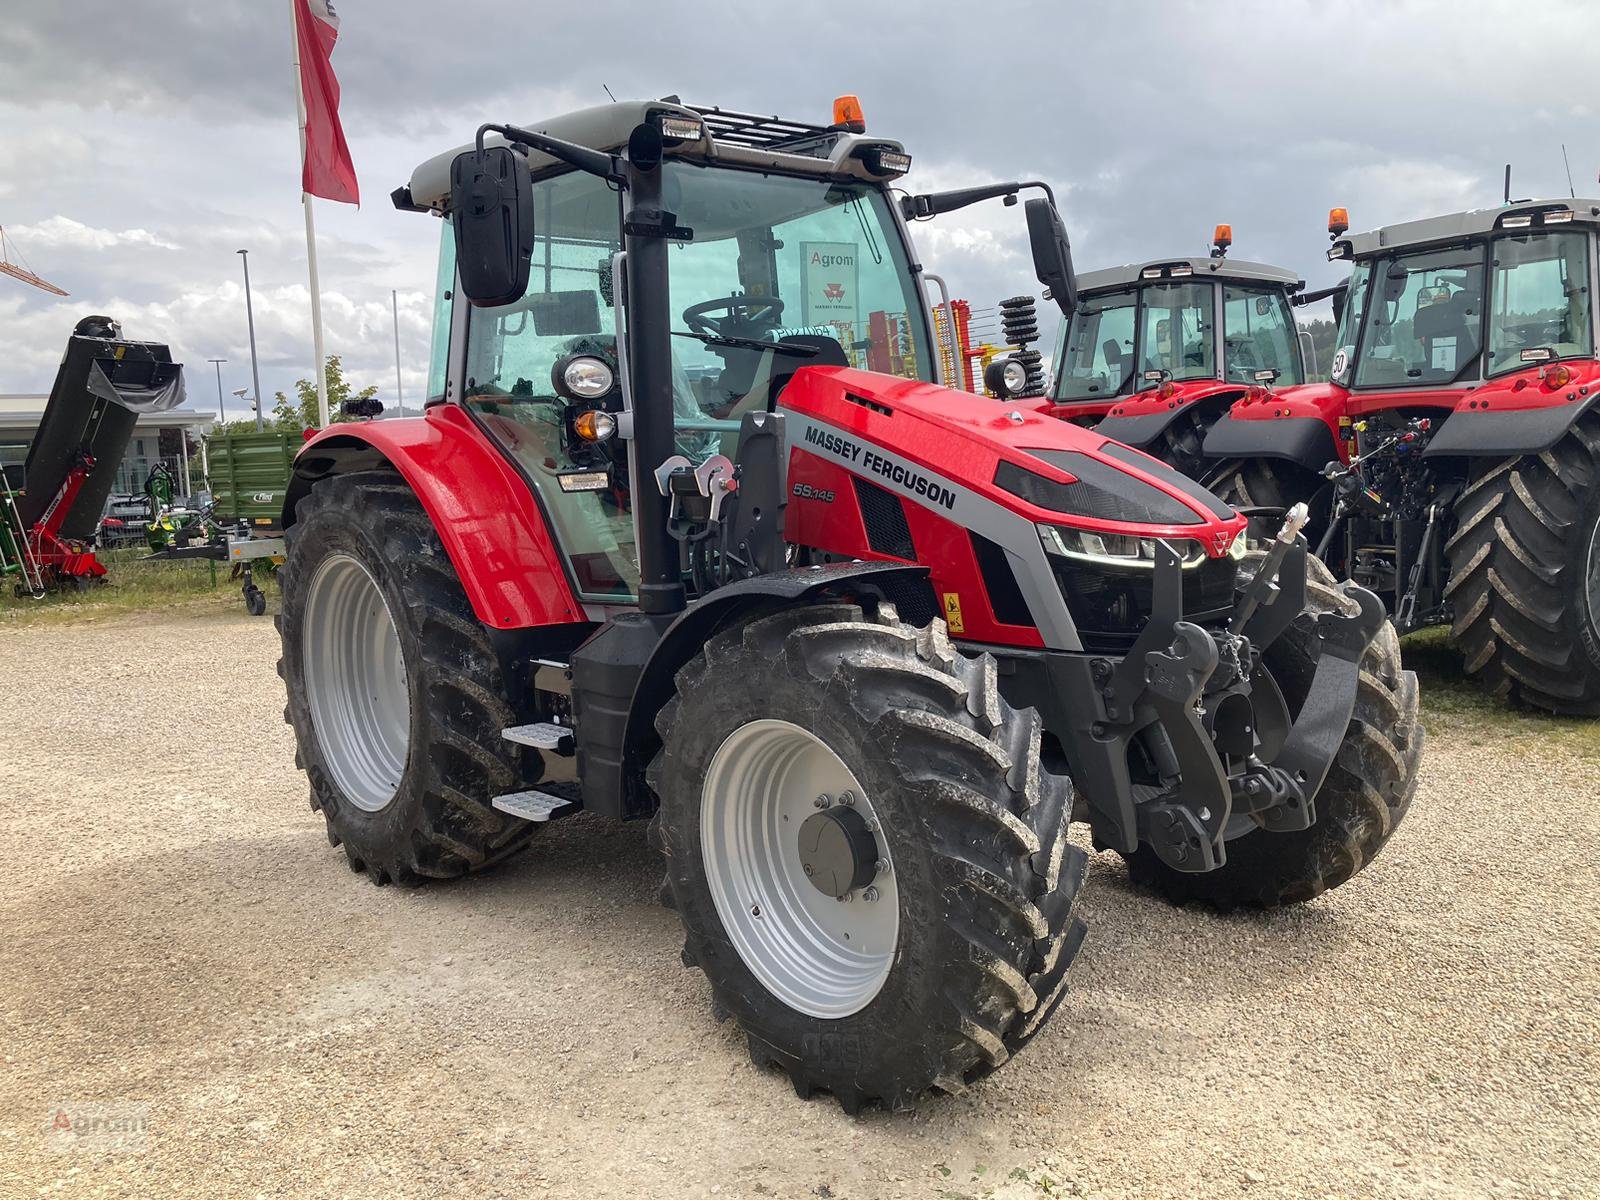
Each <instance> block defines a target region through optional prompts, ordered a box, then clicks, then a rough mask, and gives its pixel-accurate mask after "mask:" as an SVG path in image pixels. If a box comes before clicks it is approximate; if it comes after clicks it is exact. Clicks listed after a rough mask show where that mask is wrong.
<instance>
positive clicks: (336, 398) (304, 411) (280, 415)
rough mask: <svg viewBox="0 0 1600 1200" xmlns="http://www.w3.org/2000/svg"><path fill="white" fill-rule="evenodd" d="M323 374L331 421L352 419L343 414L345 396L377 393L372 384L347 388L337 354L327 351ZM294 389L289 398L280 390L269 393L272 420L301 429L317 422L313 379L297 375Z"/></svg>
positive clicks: (365, 396)
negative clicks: (299, 377) (271, 403)
mask: <svg viewBox="0 0 1600 1200" xmlns="http://www.w3.org/2000/svg"><path fill="white" fill-rule="evenodd" d="M323 375H324V378H325V380H326V383H327V388H328V420H329V421H330V422H331V423H335V424H337V423H338V422H340V421H353V420H355V419H356V418H354V417H349V416H346V415H345V411H344V404H345V401H346V400H366V399H368V398H370V397H372V396H375V395H377V392H378V389H377V387H376V386H375V385H374V386H371V387H365V388H362V389H361V390H360V391H359V392H354V391H352V390H351V388H350V385H349V383H347V382H346V381H345V377H344V367H343V365H342V364H341V363H340V361H339V356H338V355H337V354H330V355H328V361H327V364H326V365H325V366H324V368H323ZM294 391H295V398H294V399H293V400H290V399H289V397H287V396H285V395H284V394H283V393H282V392H277V393H275V394H274V395H273V397H272V398H273V400H274V402H275V403H274V404H273V406H272V421H273V424H274V425H275V426H276V427H277V428H278V429H290V430H294V429H305V428H308V427H310V426H314V425H316V424H317V417H318V413H317V385H316V381H315V380H311V379H297V380H295V384H294Z"/></svg>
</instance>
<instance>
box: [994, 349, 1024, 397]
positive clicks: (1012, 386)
mask: <svg viewBox="0 0 1600 1200" xmlns="http://www.w3.org/2000/svg"><path fill="white" fill-rule="evenodd" d="M1000 378H1001V379H1003V380H1005V384H1006V391H1008V392H1010V393H1011V394H1012V395H1013V396H1015V395H1017V394H1018V393H1020V392H1021V391H1022V389H1023V388H1025V387H1027V386H1028V368H1027V367H1025V366H1023V365H1022V364H1021V363H1019V362H1018V361H1017V360H1016V359H1014V358H1013V359H1012V360H1011V361H1010V362H1008V363H1006V365H1005V366H1004V367H1002V368H1001V369H1000Z"/></svg>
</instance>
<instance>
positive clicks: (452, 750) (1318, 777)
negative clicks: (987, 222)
mask: <svg viewBox="0 0 1600 1200" xmlns="http://www.w3.org/2000/svg"><path fill="white" fill-rule="evenodd" d="M909 166H910V158H909V157H908V156H907V154H906V153H905V150H904V149H903V148H902V146H901V145H900V144H899V143H898V142H893V141H888V140H885V139H882V138H877V137H869V136H868V135H867V134H866V133H865V124H864V122H863V121H862V119H861V116H860V111H859V107H858V106H856V105H855V104H854V103H853V100H847V101H846V102H843V103H841V104H840V105H838V106H836V109H835V121H834V122H833V123H832V124H831V125H828V126H821V125H807V124H802V123H798V122H794V121H786V120H778V119H776V118H762V117H752V116H746V115H743V114H738V113H732V112H727V111H724V110H721V109H714V108H712V109H705V108H693V107H688V106H685V105H683V104H680V103H678V102H676V101H675V100H664V101H647V102H632V103H616V104H609V105H605V106H603V107H598V108H592V109H588V110H585V111H581V112H576V113H572V114H570V115H567V116H564V117H559V118H556V119H554V120H550V121H547V122H543V123H541V124H538V125H537V126H532V127H514V126H510V125H485V126H484V127H483V128H481V129H480V130H479V131H478V137H477V140H476V142H475V144H472V145H468V146H466V147H463V148H461V149H458V150H453V151H450V152H449V153H446V154H443V155H440V156H439V157H437V158H434V159H431V160H430V161H428V162H425V163H423V164H422V165H421V166H419V167H418V168H417V169H416V171H415V172H414V173H413V174H412V177H411V180H410V182H409V184H408V185H407V186H405V187H402V188H399V189H398V190H397V191H396V192H395V194H394V200H395V203H396V205H397V206H398V207H400V208H402V209H405V210H411V211H415V212H418V213H432V214H434V215H436V216H440V217H443V218H444V220H443V221H442V222H441V226H442V232H443V244H442V250H441V257H440V267H439V280H440V286H439V302H438V310H437V320H436V324H435V335H434V345H433V356H432V378H431V383H430V387H429V392H430V400H429V404H428V407H427V410H426V413H425V415H423V416H421V417H417V418H410V419H401V420H389V421H374V422H367V423H364V424H360V425H352V424H345V425H338V426H335V427H333V428H330V429H327V430H325V431H323V432H322V433H321V434H320V435H318V436H317V437H315V438H313V439H312V440H311V441H309V442H308V443H307V444H306V445H305V446H304V447H303V449H302V450H301V451H300V454H299V456H298V459H297V461H296V467H295V474H294V478H293V482H292V484H291V487H290V491H289V493H288V496H287V499H286V501H285V506H286V507H285V512H284V525H285V526H286V531H287V538H288V546H287V562H286V564H285V567H284V571H283V574H282V576H281V577H280V578H281V581H282V593H283V603H282V611H281V614H280V617H279V628H280V630H281V633H282V642H283V657H282V661H281V664H280V671H281V673H282V675H283V678H284V680H285V683H286V686H287V691H288V708H287V713H286V715H287V719H288V721H289V722H290V724H291V725H292V726H293V728H294V732H295V735H296V739H297V741H298V748H299V762H300V764H301V766H303V767H304V769H305V771H306V773H307V775H308V776H309V779H310V785H311V804H312V807H313V808H314V809H317V810H320V811H321V813H322V814H323V816H324V817H325V818H326V821H327V829H328V835H329V838H330V840H331V841H332V843H333V844H334V845H342V846H343V848H344V851H345V853H346V855H347V856H348V858H349V862H350V865H351V866H352V867H353V868H354V869H355V870H357V871H360V872H364V873H365V874H366V875H367V876H368V877H369V878H370V879H371V880H372V881H374V882H376V883H380V884H382V883H390V882H393V883H398V884H406V885H413V884H419V883H422V882H424V881H426V880H430V879H448V878H451V877H454V876H460V875H463V874H465V873H467V872H469V871H473V870H476V869H479V868H482V867H485V866H488V865H489V864H492V863H496V862H499V861H500V860H502V859H504V858H506V857H507V856H508V855H510V854H512V853H514V852H515V851H517V850H518V849H520V848H522V847H523V846H524V845H525V844H526V843H527V842H528V840H529V838H530V837H532V836H533V835H534V834H535V832H536V831H537V830H538V829H539V828H540V826H541V825H542V824H544V823H545V822H548V821H551V820H557V819H561V818H563V817H565V816H567V815H569V814H572V813H576V812H579V811H582V810H586V811H589V812H594V813H599V814H603V815H605V816H607V817H611V818H616V819H622V820H648V821H650V822H652V828H653V833H654V840H655V842H656V844H657V845H658V846H659V847H660V849H661V851H662V853H663V854H664V856H665V859H666V867H667V878H666V890H667V892H668V893H669V895H670V899H671V903H672V906H673V907H674V908H675V909H676V911H677V913H678V916H679V918H680V919H681V921H682V924H683V928H684V932H685V946H684V950H683V958H684V962H685V963H686V964H687V965H692V966H694V967H697V968H699V969H700V970H701V971H703V972H704V973H705V975H706V977H707V979H708V980H709V983H710V988H711V994H712V1003H713V1009H714V1011H715V1012H716V1013H717V1014H718V1015H720V1016H731V1017H732V1018H733V1019H734V1020H736V1021H737V1022H738V1025H739V1026H740V1027H741V1028H742V1030H743V1031H744V1033H745V1034H746V1035H747V1038H748V1043H749V1048H750V1053H751V1055H752V1057H753V1058H754V1059H755V1061H756V1062H757V1063H760V1064H770V1065H775V1066H778V1067H781V1068H782V1069H783V1070H784V1071H785V1072H786V1073H787V1074H788V1075H789V1077H790V1078H791V1079H792V1080H793V1082H794V1085H795V1087H796V1089H797V1090H798V1091H799V1093H800V1094H801V1095H808V1094H810V1092H811V1091H812V1090H813V1089H826V1090H827V1091H829V1092H831V1093H832V1094H833V1095H834V1096H835V1097H836V1098H837V1099H838V1100H839V1102H840V1103H841V1104H842V1105H843V1106H844V1107H845V1108H846V1109H847V1110H850V1111H855V1110H856V1109H857V1108H858V1107H859V1106H860V1105H862V1104H863V1103H866V1102H869V1101H870V1102H878V1103H882V1104H884V1105H886V1106H889V1107H892V1108H900V1107H905V1106H907V1105H910V1104H912V1103H913V1102H914V1101H915V1099H916V1098H917V1097H918V1096H919V1095H920V1094H921V1093H922V1092H924V1091H925V1090H926V1089H928V1088H931V1087H937V1088H941V1089H959V1088H961V1087H962V1086H964V1085H966V1084H969V1083H971V1082H972V1081H974V1080H976V1079H978V1078H979V1077H981V1076H983V1075H985V1074H986V1073H988V1072H989V1071H991V1070H993V1069H995V1068H996V1067H999V1066H1000V1065H1001V1064H1002V1063H1004V1062H1005V1061H1006V1060H1007V1058H1009V1057H1010V1056H1011V1055H1012V1054H1014V1053H1016V1052H1017V1051H1018V1049H1019V1048H1021V1047H1022V1046H1023V1045H1024V1044H1025V1043H1026V1042H1027V1041H1028V1040H1029V1039H1030V1038H1031V1037H1032V1036H1033V1035H1034V1034H1035V1033H1036V1032H1037V1030H1038V1029H1039V1028H1040V1026H1041V1024H1042V1023H1043V1022H1044V1021H1045V1019H1046V1018H1047V1017H1048V1016H1049V1015H1050V1013H1051V1012H1052V1011H1053V1010H1054V1009H1055V1007H1056V1006H1057V1004H1058V1002H1059V1000H1060V998H1061V995H1062V993H1063V989H1064V986H1065V977H1066V974H1067V969H1068V966H1069V964H1070V962H1071V960H1072V958H1073V956H1074V954H1075V953H1076V951H1077V949H1078V946H1079V943H1080V941H1081V939H1082V937H1083V933H1084V927H1083V924H1082V922H1081V921H1080V920H1079V919H1078V918H1077V917H1076V916H1075V915H1074V912H1073V906H1074V901H1075V899H1076V897H1077V893H1078V889H1079V885H1080V883H1081V882H1082V880H1083V877H1084V872H1085V864H1086V860H1085V855H1084V854H1083V852H1082V851H1080V850H1078V849H1077V848H1075V847H1073V846H1072V845H1070V844H1069V843H1068V840H1067V826H1068V822H1069V821H1071V820H1074V819H1076V820H1080V821H1084V822H1087V823H1088V824H1089V826H1090V827H1091V829H1092V830H1093V833H1094V837H1095V839H1096V842H1097V843H1098V844H1099V845H1100V846H1102V847H1105V848H1108V849H1114V850H1117V851H1118V852H1120V853H1121V854H1123V855H1124V856H1126V857H1127V859H1128V860H1129V862H1130V863H1131V864H1132V869H1133V871H1134V872H1135V873H1136V874H1137V875H1138V876H1139V877H1140V878H1142V879H1146V880H1149V881H1151V882H1152V883H1153V884H1155V885H1156V886H1158V887H1160V888H1162V889H1164V890H1165V891H1166V893H1167V894H1168V895H1169V896H1172V897H1174V898H1177V899H1188V898H1196V899H1204V900H1208V901H1211V902H1213V903H1215V904H1217V905H1219V906H1222V907H1228V906H1232V905H1237V904H1253V905H1267V906H1270V905H1278V904H1284V903H1290V902H1295V901H1301V900H1305V899H1308V898H1310V897H1312V896H1315V895H1317V894H1318V893H1320V892H1322V891H1323V890H1325V889H1327V888H1329V887H1333V886H1336V885H1338V884H1340V883H1343V882H1344V881H1345V880H1346V879H1348V878H1349V877H1350V876H1351V875H1353V874H1354V873H1355V872H1356V871H1358V870H1359V869H1360V868H1361V867H1362V866H1364V865H1365V864H1366V863H1367V862H1369V861H1370V860H1371V859H1372V857H1373V855H1374V854H1376V853H1377V851H1378V850H1379V848H1380V847H1381V846H1382V845H1383V844H1384V842H1385V841H1386V839H1387V838H1388V837H1389V835H1390V834H1391V833H1392V832H1393V830H1394V828H1395V825H1396V823H1397V822H1398V821H1399V820H1400V818H1401V816H1402V815H1403V814H1404V813H1405V811H1406V808H1407V805H1408V804H1409V802H1410V799H1411V796H1412V792H1413V789H1414V786H1415V782H1416V770H1417V762H1418V757H1419V754H1420V749H1421V741H1422V730H1421V728H1420V727H1419V725H1418V723H1417V708H1416V704H1417V701H1416V683H1415V679H1414V678H1413V677H1412V676H1411V675H1410V674H1409V673H1407V672H1403V671H1401V669H1400V664H1399V656H1398V649H1397V643H1396V640H1395V636H1394V632H1393V629H1392V628H1391V627H1390V626H1389V625H1388V623H1387V622H1386V620H1385V618H1384V615H1383V609H1382V606H1381V604H1380V603H1379V602H1378V600H1377V599H1376V598H1375V597H1373V596H1372V595H1371V594H1369V593H1367V592H1365V591H1363V590H1362V589H1360V588H1355V587H1349V586H1347V587H1343V588H1340V587H1335V586H1333V585H1332V583H1331V581H1330V580H1329V579H1328V578H1327V577H1326V575H1325V574H1324V573H1319V572H1317V571H1316V570H1315V568H1314V567H1313V566H1312V564H1311V563H1310V561H1309V555H1308V552H1307V549H1306V546H1305V542H1304V539H1302V538H1299V537H1297V534H1296V529H1297V524H1298V521H1299V519H1300V514H1299V513H1294V514H1291V515H1290V516H1289V517H1288V518H1287V519H1286V520H1285V521H1284V522H1282V525H1281V528H1280V530H1279V533H1278V534H1277V536H1276V537H1275V538H1274V540H1273V542H1272V544H1271V546H1270V548H1267V549H1265V550H1262V551H1259V552H1254V553H1251V552H1247V549H1246V545H1245V540H1244V534H1245V528H1246V519H1245V518H1244V517H1243V516H1240V515H1238V514H1236V513H1235V512H1234V511H1233V510H1232V509H1230V508H1228V507H1227V506H1226V505H1225V504H1223V503H1222V502H1220V501H1218V500H1217V499H1216V498H1215V497H1214V496H1212V495H1211V493H1209V492H1207V491H1206V490H1204V489H1203V488H1201V487H1200V486H1198V485H1197V484H1195V483H1193V482H1192V481H1190V480H1189V479H1187V478H1185V477H1184V476H1182V475H1181V474H1179V473H1178V472H1176V471H1174V470H1172V469H1171V468H1169V467H1166V466H1164V465H1163V464H1161V463H1159V462H1157V461H1156V460H1155V459H1152V458H1149V457H1147V456H1145V455H1144V454H1141V453H1139V452H1138V451H1135V450H1130V449H1128V448H1127V447H1125V446H1120V445H1117V444H1116V443H1113V442H1110V441H1107V439H1106V438H1105V437H1103V436H1101V435H1099V434H1096V433H1093V432H1090V431H1087V430H1084V429H1080V428H1078V427H1077V426H1074V425H1071V424H1069V423H1067V422H1065V421H1059V420H1056V419H1054V418H1052V417H1050V416H1048V415H1045V414H1041V413H1035V412H1032V411H1024V410H1023V409H1021V408H1014V407H1009V406H1007V405H1006V404H1004V403H997V402H996V401H994V400H992V399H989V398H984V397H978V396H974V395H972V394H969V393H964V392H955V391H950V390H947V389H945V388H942V387H939V386H936V385H935V384H933V383H932V382H930V380H931V378H932V372H933V354H932V351H933V348H934V343H933V340H932V337H931V336H930V335H931V329H930V322H929V319H928V306H927V303H926V300H925V298H924V296H923V294H922V293H921V292H920V290H919V289H920V280H921V268H920V266H919V264H918V263H917V260H916V256H915V253H914V251H913V249H912V246H911V243H910V240H909V239H908V237H907V234H906V224H905V222H906V218H907V216H908V215H913V216H915V215H924V216H925V215H930V214H934V213H937V212H940V211H946V210H948V209H949V208H950V207H954V206H959V205H960V204H962V203H967V202H969V201H971V200H973V199H976V198H980V197H979V193H981V194H982V195H984V196H1003V195H1015V194H1016V193H1017V192H1018V191H1019V190H1022V189H1023V188H1024V187H1026V186H1028V185H1024V184H1018V183H1013V184H1007V185H996V186H995V187H992V188H981V189H971V190H968V191H966V192H962V193H946V194H939V195H923V196H911V197H907V198H905V199H904V200H903V201H901V200H897V198H896V192H895V191H894V190H892V189H894V185H895V181H896V180H898V179H899V178H900V177H901V176H902V175H903V174H904V173H905V172H906V170H907V169H908V168H909ZM1025 212H1026V215H1027V222H1028V229H1029V233H1030V240H1031V243H1032V247H1033V253H1034V258H1035V264H1036V267H1037V270H1038V274H1039V277H1040V279H1041V281H1042V282H1043V283H1045V284H1046V285H1047V286H1049V287H1050V288H1051V289H1052V292H1053V294H1054V296H1055V297H1056V298H1057V300H1058V301H1059V303H1060V304H1061V306H1062V308H1063V311H1064V312H1067V313H1069V314H1070V311H1071V309H1072V305H1073V302H1074V286H1073V276H1072V268H1071V263H1070V257H1069V250H1068V243H1067V238H1066V235H1065V232H1064V230H1063V228H1062V224H1061V219H1060V217H1059V215H1058V214H1057V212H1056V209H1055V205H1054V203H1053V202H1052V201H1051V199H1050V198H1049V196H1048V193H1046V195H1045V196H1044V197H1042V198H1036V199H1031V200H1029V201H1028V202H1027V206H1026V209H1025Z"/></svg>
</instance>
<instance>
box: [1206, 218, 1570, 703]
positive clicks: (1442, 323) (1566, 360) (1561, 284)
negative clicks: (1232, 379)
mask: <svg viewBox="0 0 1600 1200" xmlns="http://www.w3.org/2000/svg"><path fill="white" fill-rule="evenodd" d="M1348 229H1349V218H1348V215H1347V214H1346V212H1345V210H1344V209H1334V210H1333V211H1332V212H1331V213H1330V214H1329V223H1328V232H1329V235H1330V238H1331V240H1332V246H1331V248H1330V249H1329V250H1328V259H1329V261H1330V262H1334V263H1348V264H1350V267H1351V271H1350V277H1349V280H1348V282H1347V283H1345V284H1343V285H1340V287H1339V288H1337V289H1330V292H1333V293H1336V294H1335V311H1336V313H1337V316H1338V333H1337V336H1336V341H1335V350H1334V354H1333V359H1332V362H1331V364H1330V376H1329V379H1328V382H1326V383H1316V384H1310V385H1307V386H1304V387H1298V388H1273V389H1271V390H1270V391H1269V392H1268V393H1267V394H1265V395H1262V396H1259V397H1251V398H1248V399H1246V400H1243V401H1241V402H1239V403H1237V404H1235V405H1234V406H1233V408H1232V409H1231V410H1230V411H1229V413H1228V414H1227V416H1226V417H1225V418H1224V419H1222V420H1220V421H1218V422H1217V423H1216V424H1215V425H1214V426H1212V428H1211V430H1210V432H1209V433H1208V434H1207V436H1206V440H1205V446H1204V451H1205V455H1206V462H1205V465H1204V466H1203V467H1202V468H1201V469H1200V470H1199V471H1198V472H1197V477H1199V478H1201V479H1203V480H1204V481H1206V482H1207V483H1208V484H1209V485H1210V486H1212V488H1213V489H1214V490H1215V491H1217V493H1218V494H1219V495H1221V496H1223V497H1224V498H1226V499H1229V500H1230V501H1232V502H1233V503H1235V504H1238V505H1241V506H1261V507H1263V508H1264V509H1266V510H1268V511H1269V512H1270V511H1271V510H1274V509H1281V508H1283V507H1284V506H1287V505H1290V504H1294V503H1300V502H1304V503H1306V504H1308V505H1309V507H1310V510H1311V524H1310V526H1309V528H1310V531H1311V534H1312V538H1313V542H1314V544H1315V545H1316V547H1317V552H1318V554H1319V556H1320V557H1322V558H1323V559H1324V560H1325V561H1326V563H1327V564H1328V566H1329V567H1330V568H1331V569H1332V570H1333V571H1334V572H1336V573H1338V574H1340V575H1349V576H1351V577H1353V578H1354V579H1356V580H1357V582H1359V583H1361V584H1363V585H1364V586H1366V587H1368V588H1370V589H1372V590H1373V591H1374V592H1376V593H1377V594H1379V595H1380V596H1382V597H1383V598H1384V600H1385V602H1386V603H1387V605H1388V606H1389V609H1390V611H1391V612H1392V613H1393V614H1394V616H1395V621H1396V624H1397V625H1398V627H1399V629H1400V630H1401V632H1408V631H1410V630H1413V629H1418V628H1422V627H1424V626H1428V625H1438V624H1446V623H1449V624H1451V625H1452V628H1453V633H1452V637H1453V640H1454V642H1455V643H1456V645H1457V646H1458V647H1459V648H1460V649H1461V650H1462V652H1463V653H1464V655H1465V657H1466V662H1467V669H1468V672H1469V673H1472V674H1478V675H1481V676H1482V678H1483V679H1484V682H1486V683H1487V684H1488V686H1490V687H1491V688H1492V689H1493V690H1495V691H1496V692H1498V693H1500V694H1503V695H1517V696H1520V697H1522V698H1523V699H1525V700H1527V701H1528V702H1529V703H1532V704H1535V705H1538V706H1540V707H1544V708H1551V709H1556V710H1558V711H1572V712H1600V414H1596V412H1595V411H1594V408H1595V398H1596V396H1597V395H1600V390H1597V389H1600V360H1597V358H1596V353H1595V344H1596V314H1595V308H1594V302H1593V297H1594V290H1595V280H1596V238H1597V234H1600V201H1595V200H1582V199H1571V198H1568V199H1557V200H1519V201H1514V202H1508V203H1507V204H1505V205H1504V206H1502V207H1499V208H1491V209H1480V210H1475V211H1471V212H1463V213H1454V214H1450V215H1448V216H1441V217H1430V218H1427V219H1424V220H1419V221H1409V222H1405V223H1403V224H1399V225H1392V226H1388V227H1386V228H1383V229H1379V230H1375V231H1373V232H1371V233H1363V234H1350V233H1348ZM1324 294H1326V293H1324Z"/></svg>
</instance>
